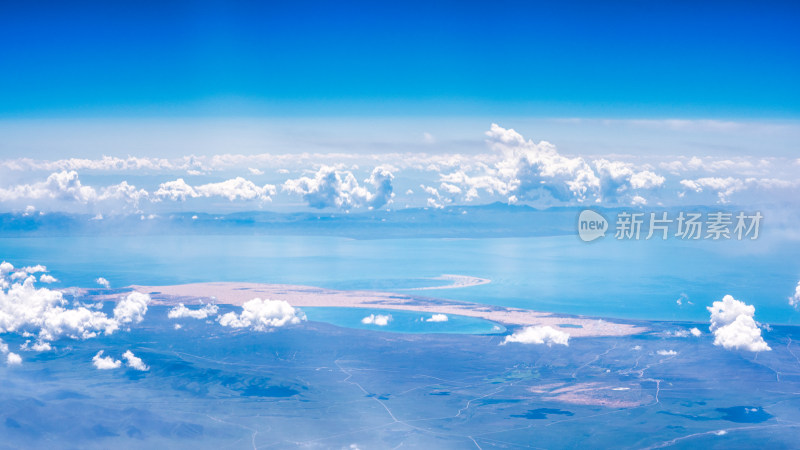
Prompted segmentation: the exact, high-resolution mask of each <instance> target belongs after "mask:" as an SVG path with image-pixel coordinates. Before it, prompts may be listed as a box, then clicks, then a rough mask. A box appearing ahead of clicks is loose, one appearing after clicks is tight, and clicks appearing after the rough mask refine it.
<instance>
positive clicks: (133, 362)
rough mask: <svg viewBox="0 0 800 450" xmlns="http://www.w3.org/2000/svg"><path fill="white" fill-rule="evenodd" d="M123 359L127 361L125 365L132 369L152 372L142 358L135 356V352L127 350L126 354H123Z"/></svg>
mask: <svg viewBox="0 0 800 450" xmlns="http://www.w3.org/2000/svg"><path fill="white" fill-rule="evenodd" d="M122 357H123V358H124V359H125V364H126V365H127V366H128V367H130V368H131V369H135V370H139V371H142V372H146V371H148V370H150V367H149V366H148V365H147V364H145V363H144V362H143V361H142V359H141V358H139V357H137V356H136V355H134V354H133V352H132V351H130V350H126V351H125V353H123V354H122Z"/></svg>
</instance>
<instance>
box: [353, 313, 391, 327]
mask: <svg viewBox="0 0 800 450" xmlns="http://www.w3.org/2000/svg"><path fill="white" fill-rule="evenodd" d="M391 321H392V315H391V314H386V315H384V314H370V315H368V316H367V317H364V318H363V319H361V323H363V324H364V325H377V326H379V327H385V326H386V325H389V322H391Z"/></svg>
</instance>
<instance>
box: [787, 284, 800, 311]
mask: <svg viewBox="0 0 800 450" xmlns="http://www.w3.org/2000/svg"><path fill="white" fill-rule="evenodd" d="M789 304H790V305H792V307H794V308H800V281H798V282H797V286H796V287H795V288H794V295H793V296H791V297H789Z"/></svg>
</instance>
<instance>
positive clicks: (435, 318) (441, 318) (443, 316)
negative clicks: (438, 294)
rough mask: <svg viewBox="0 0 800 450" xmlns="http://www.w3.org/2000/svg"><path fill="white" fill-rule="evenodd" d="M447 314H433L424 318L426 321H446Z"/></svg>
mask: <svg viewBox="0 0 800 450" xmlns="http://www.w3.org/2000/svg"><path fill="white" fill-rule="evenodd" d="M447 320H448V318H447V314H434V315H432V316H430V317H429V318H427V319H425V321H426V322H447Z"/></svg>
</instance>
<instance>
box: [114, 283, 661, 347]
mask: <svg viewBox="0 0 800 450" xmlns="http://www.w3.org/2000/svg"><path fill="white" fill-rule="evenodd" d="M128 289H132V290H135V291H137V292H141V293H143V294H148V295H150V297H151V299H152V303H153V304H157V305H167V306H173V305H177V304H178V303H183V304H186V305H198V304H201V303H217V304H227V305H234V306H241V305H242V304H244V303H245V302H246V301H248V300H251V299H253V298H263V299H270V300H283V301H286V302H287V303H289V304H290V305H292V306H293V307H299V308H302V307H338V308H375V309H385V310H404V311H415V312H422V313H430V314H452V315H460V316H468V317H476V318H481V319H485V320H489V321H492V322H497V323H500V324H502V325H505V326H509V325H510V326H550V327H553V328H555V329H560V330H562V331H565V332H567V333H569V335H570V336H571V337H603V336H630V335H634V334H641V333H644V332H646V331H648V328H646V327H643V326H640V325H634V324H630V323H620V322H614V321H611V320H606V319H601V318H588V317H580V316H578V317H563V316H559V315H557V314H554V313H549V312H541V311H534V310H529V309H521V308H512V307H504V306H495V305H484V304H480V303H470V302H464V301H455V300H446V299H438V298H430V297H422V296H416V295H407V294H399V293H393V292H376V291H358V290H356V291H344V290H335V289H324V288H318V287H313V286H299V285H286V284H262V283H237V282H210V283H192V284H180V285H170V286H143V285H131V286H128ZM99 297H102V296H99ZM99 297H98V298H99ZM562 325H567V326H566V327H562Z"/></svg>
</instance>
